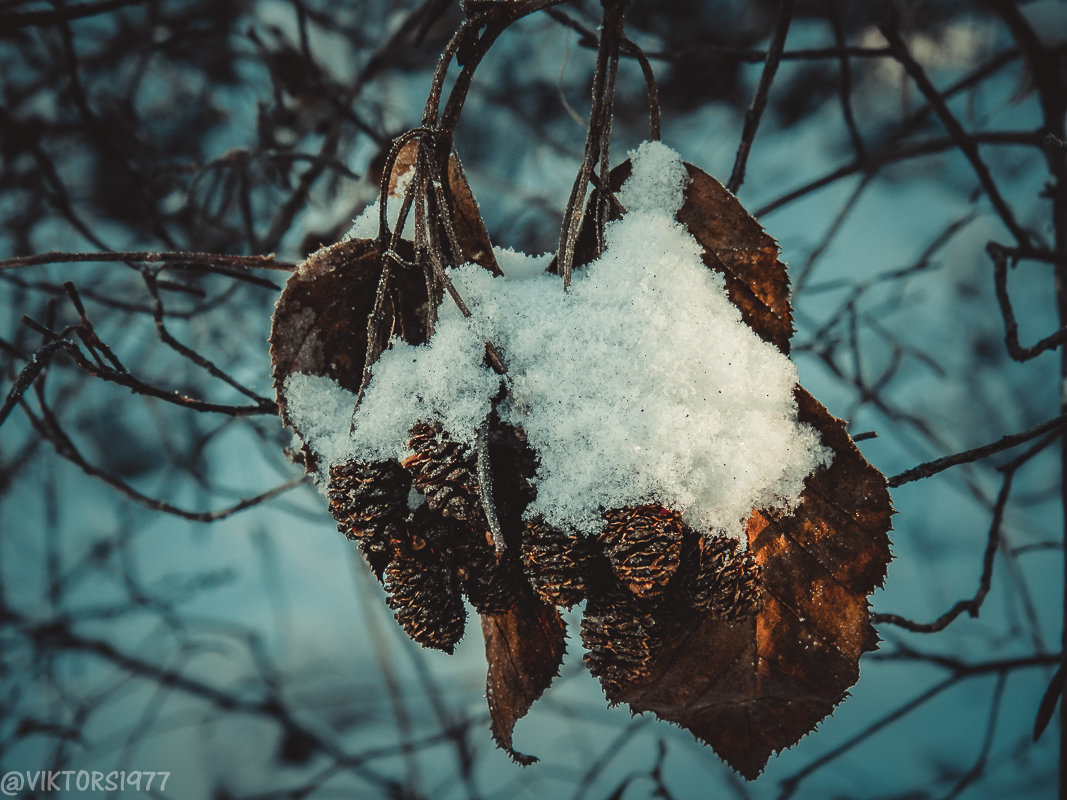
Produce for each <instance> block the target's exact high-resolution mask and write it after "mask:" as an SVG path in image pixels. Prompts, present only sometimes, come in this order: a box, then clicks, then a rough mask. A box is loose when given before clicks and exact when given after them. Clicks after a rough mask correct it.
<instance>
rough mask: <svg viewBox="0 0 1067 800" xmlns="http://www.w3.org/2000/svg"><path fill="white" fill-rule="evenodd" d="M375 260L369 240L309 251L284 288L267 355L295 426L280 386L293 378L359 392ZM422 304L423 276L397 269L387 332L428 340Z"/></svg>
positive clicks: (377, 269) (377, 270)
mask: <svg viewBox="0 0 1067 800" xmlns="http://www.w3.org/2000/svg"><path fill="white" fill-rule="evenodd" d="M378 256H379V250H378V244H377V242H375V241H374V240H372V239H350V240H348V241H344V242H338V243H337V244H334V245H331V246H329V247H325V248H323V249H321V250H318V251H316V252H314V253H312V254H311V255H310V256H309V257H308V259H307V260H306V261H304V263H302V264H301V265H300V267H299V268H298V269H297V271H296V272H294V273H293V274H292V275H291V276H290V277H289V280H288V281H287V282H286V284H285V289H284V290H283V291H282V295H281V297H280V298H279V299H278V303H277V305H276V306H275V309H274V319H273V322H272V326H271V335H270V345H271V348H270V355H271V360H272V362H273V364H274V388H275V391H276V392H277V399H278V407H279V409H280V410H281V413H282V418H283V419H284V420H285V422H286V424H287V425H290V427H291V426H292V421H291V420H290V419H289V418H288V415H287V414H286V407H285V394H284V392H283V387H284V384H285V381H286V379H287V378H288V377H289V376H290V375H292V374H293V373H295V372H304V373H308V374H310V375H317V376H325V377H328V378H332V379H333V380H335V381H337V382H338V383H339V384H340V385H341V386H342V387H344V388H345V389H348V390H349V391H351V392H358V391H359V387H360V383H361V381H362V380H363V365H364V363H365V361H366V357H367V319H368V318H369V317H370V314H371V311H372V310H373V308H374V298H375V295H376V293H377V291H378V284H379V280H380V278H381V265H380V261H379V257H378ZM425 306H426V284H425V281H423V278H422V275H421V274H420V275H416V274H414V273H413V271H409V270H393V271H392V280H391V281H390V286H389V290H388V291H387V292H386V295H385V299H384V308H383V312H384V317H385V319H386V320H387V322H389V324H387V325H385V326H384V327H385V331H386V332H387V333H388V332H389V331H391V332H392V333H395V334H399V335H400V336H402V337H403V338H404V339H405V340H407V341H409V342H412V343H419V342H422V341H425V330H424V326H423V324H422V320H423V318H424V316H425V313H426V309H425ZM384 345H385V342H380V343H379V346H384ZM297 433H299V431H297Z"/></svg>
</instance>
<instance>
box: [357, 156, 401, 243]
mask: <svg viewBox="0 0 1067 800" xmlns="http://www.w3.org/2000/svg"><path fill="white" fill-rule="evenodd" d="M414 174H415V170H414V169H409V170H408V171H407V172H405V173H403V174H402V175H400V176H399V177H398V178H397V179H396V187H395V188H394V189H393V191H392V192H390V196H389V197H388V202H387V203H386V206H385V214H386V217H387V218H388V220H389V230H395V229H396V224H397V222H399V221H400V208H401V206H403V204H404V192H405V191H407V188H408V184H409V183H411V178H412V176H413V175H414ZM381 207H382V204H381V196H380V195H379V197H378V199H377V200H375V201H374V202H373V203H371V204H370V205H369V206H367V207H366V208H365V209H363V213H361V214H360V215H359V216H358V217H356V218H355V220H353V222H352V227H351V228H349V229H348V233H346V234H345V235H344V237H343V238H345V239H377V238H378V225H379V223H380V221H381ZM414 236H415V211H414V209H413V208H412V209H409V210H408V215H407V218H406V219H405V220H404V237H405V238H407V239H411V238H412V237H414Z"/></svg>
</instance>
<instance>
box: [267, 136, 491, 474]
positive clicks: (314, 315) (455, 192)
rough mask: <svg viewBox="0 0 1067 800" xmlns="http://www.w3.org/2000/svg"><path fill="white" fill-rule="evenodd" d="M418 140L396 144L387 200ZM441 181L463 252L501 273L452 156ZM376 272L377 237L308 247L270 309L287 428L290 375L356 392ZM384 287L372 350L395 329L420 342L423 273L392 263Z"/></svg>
mask: <svg viewBox="0 0 1067 800" xmlns="http://www.w3.org/2000/svg"><path fill="white" fill-rule="evenodd" d="M416 146H417V142H409V143H408V144H407V145H405V146H404V147H403V148H402V149H401V152H400V156H399V158H398V159H397V162H396V164H395V165H394V167H393V170H392V172H391V174H390V178H389V190H390V193H391V195H392V196H393V198H394V200H393V202H398V200H399V198H398V197H397V195H398V194H399V191H398V180H399V179H400V177H401V176H403V175H404V174H405V173H406V172H407V171H408V170H410V169H411V168H412V167H413V165H414V160H415V153H416ZM445 184H446V185H445V186H444V188H445V192H446V194H447V198H448V201H449V203H450V204H451V212H452V217H453V220H454V228H455V232H456V238H457V241H458V242H459V246H460V250H461V257H462V258H463V259H464V260H465V261H474V262H476V263H479V264H481V265H482V266H484V267H485V268H486V269H488V270H490V271H491V272H493V274H495V275H498V274H500V269H499V267H498V266H497V264H496V260H495V258H494V256H493V248H492V245H491V244H490V241H489V234H488V233H487V232H486V230H485V226H484V224H483V223H482V219H481V214H480V212H479V210H478V204H477V202H475V199H474V195H473V194H472V193H471V190H470V187H469V186H468V184H467V179H466V176H465V175H464V173H463V167H462V166H461V165H460V163H459V159H458V158H457V157H456V156H455V154H453V155H452V158H451V159H450V160H449V168H448V171H447V181H446V182H445ZM438 216H439V215H438ZM397 250H398V252H399V254H400V256H401V257H403V258H405V259H407V260H409V261H413V260H414V257H415V253H414V249H413V247H412V245H411V243H410V242H406V241H402V242H401V243H400V246H399V247H398V248H397ZM381 276H382V259H381V248H380V245H379V243H378V242H377V241H376V240H374V239H350V240H347V241H341V242H337V243H336V244H333V245H329V246H328V247H323V248H322V249H320V250H317V251H316V252H314V253H312V254H311V255H310V256H308V258H307V259H306V260H305V261H304V262H303V263H302V264H301V265H300V266H299V268H298V269H297V270H296V271H295V272H294V273H293V274H292V275H291V276H290V277H289V280H288V281H287V282H286V284H285V288H284V290H283V291H282V294H281V297H279V299H278V303H277V305H276V307H275V310H274V317H273V319H272V324H271V334H270V355H271V362H272V364H273V367H274V372H273V377H274V388H275V392H276V395H277V402H278V408H279V410H280V412H281V414H282V419H283V421H284V422H285V423H286V424H287V425H289V426H290V427H292V420H291V419H290V418H289V416H288V414H287V412H286V405H285V395H284V392H283V387H284V384H285V381H286V379H287V378H288V377H289V376H290V375H292V374H293V373H295V372H303V373H307V374H310V375H316V376H325V377H328V378H332V379H333V380H335V381H337V382H338V383H339V384H340V385H341V386H342V387H344V388H345V389H348V390H350V391H352V392H358V391H359V387H360V385H361V383H362V380H363V371H364V366H365V362H366V359H367V350H368V348H367V321H368V319H369V318H370V315H371V312H372V311H373V309H374V304H375V298H376V296H377V293H378V291H379V284H380V281H381ZM383 288H384V294H383V298H382V299H383V306H382V309H381V312H382V317H383V320H384V323H385V324H383V325H382V326H380V331H381V333H380V338H381V341H377V342H374V343H373V344H374V345H375V347H373V348H372V351H373V352H380V351H381V350H382V348H384V347H385V346H386V343H387V341H388V339H389V338H390V337H391V336H394V335H395V336H400V337H401V338H402V339H404V340H405V341H407V342H411V343H412V344H419V343H422V342H424V341H425V340H426V324H425V323H426V319H427V313H428V309H427V303H428V302H429V298H428V296H427V290H426V281H425V278H424V276H423V275H422V274H421V273H419V272H418V271H417V270H402V269H393V270H391V271H390V279H389V281H388V285H387V286H385V287H383ZM437 299H438V298H434V300H435V301H436V300H437ZM297 433H300V431H297ZM304 455H305V465H306V466H307V467H308V469H309V470H311V469H314V466H315V465H314V464H313V463H311V462H312V460H313V459H312V458H311V457H310V453H307V452H305V454H304Z"/></svg>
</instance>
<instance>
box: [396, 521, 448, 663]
mask: <svg viewBox="0 0 1067 800" xmlns="http://www.w3.org/2000/svg"><path fill="white" fill-rule="evenodd" d="M412 516H413V520H412V527H411V528H410V529H409V530H408V531H405V532H404V534H402V536H401V537H399V538H397V539H394V540H393V546H394V555H393V560H392V561H391V562H390V564H389V566H388V568H387V569H386V571H385V578H386V590H387V591H388V593H389V596H388V597H387V598H386V602H387V603H388V604H389V607H390V608H392V609H393V610H394V611H396V620H397V622H399V623H400V626H401V627H402V628H403V629H404V630H405V632H407V635H408V636H410V637H411V639H412V640H413V641H415V642H418V643H419V644H421V645H423V646H424V647H433V648H435V649H437V650H443V651H445V652H446V653H451V652H452V650H453V648H454V647H455V644H456V642H458V641H459V640H460V639H461V638H462V637H463V628H464V623H465V620H466V618H467V609H466V606H464V605H463V595H462V593H461V590H460V583H459V578H458V576H457V575H456V571H455V568H454V564H453V561H454V558H455V556H454V552H455V551H454V531H453V530H452V528H451V525H450V524H449V522H448V521H447V520H437V521H435V520H432V519H431V518H429V515H428V514H420V513H418V512H416V513H415V514H413V515H412Z"/></svg>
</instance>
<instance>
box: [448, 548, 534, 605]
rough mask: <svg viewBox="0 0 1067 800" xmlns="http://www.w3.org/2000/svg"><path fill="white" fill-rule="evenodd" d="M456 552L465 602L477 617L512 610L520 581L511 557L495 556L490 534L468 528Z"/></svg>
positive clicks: (520, 577) (520, 578) (521, 587)
mask: <svg viewBox="0 0 1067 800" xmlns="http://www.w3.org/2000/svg"><path fill="white" fill-rule="evenodd" d="M465 534H466V535H465V536H464V539H463V543H462V544H461V545H460V546H459V548H458V552H457V563H458V564H459V566H458V574H459V578H460V581H461V582H462V584H463V591H464V592H466V594H467V599H468V600H470V602H471V605H472V606H474V608H475V610H476V611H477V612H478V613H479V614H500V613H503V612H505V611H507V610H508V609H510V608H512V607H513V606H514V605H515V604H516V603H517V602H518V601H519V595H520V594H521V593H522V591H523V589H524V588H525V587H524V581H523V577H522V572H521V571H520V569H519V565H518V561H517V559H515V558H514V557H507V556H505V557H503V558H501V557H498V556H497V554H496V550H495V548H494V546H493V542H492V534H490V532H489V531H488V530H486V529H484V528H483V529H481V530H480V531H479V530H478V529H473V528H471V529H468V530H467V531H465Z"/></svg>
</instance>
